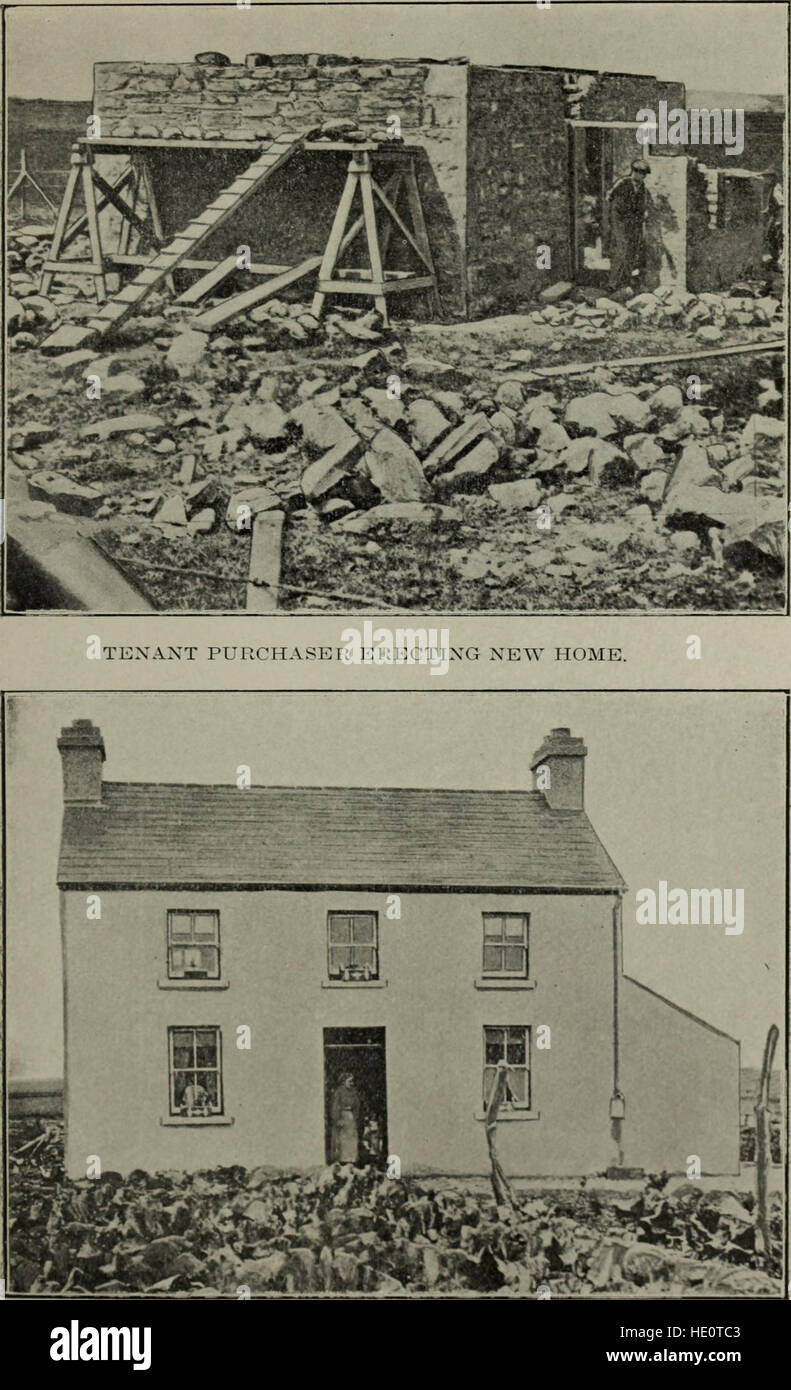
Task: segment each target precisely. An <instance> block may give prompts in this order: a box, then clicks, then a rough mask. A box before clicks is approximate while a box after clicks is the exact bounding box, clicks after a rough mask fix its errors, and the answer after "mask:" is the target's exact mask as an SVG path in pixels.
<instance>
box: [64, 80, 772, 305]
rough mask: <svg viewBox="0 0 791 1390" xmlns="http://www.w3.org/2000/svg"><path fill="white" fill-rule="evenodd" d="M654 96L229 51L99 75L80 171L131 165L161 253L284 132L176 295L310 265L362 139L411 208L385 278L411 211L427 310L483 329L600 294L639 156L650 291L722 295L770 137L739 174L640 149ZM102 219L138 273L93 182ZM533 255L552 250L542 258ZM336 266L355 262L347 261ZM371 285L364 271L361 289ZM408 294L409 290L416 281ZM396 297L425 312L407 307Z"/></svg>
mask: <svg viewBox="0 0 791 1390" xmlns="http://www.w3.org/2000/svg"><path fill="white" fill-rule="evenodd" d="M660 102H665V103H667V105H668V106H669V107H670V108H683V107H684V104H685V91H684V85H683V84H682V83H680V82H667V81H660V80H659V79H657V78H655V77H652V76H641V75H634V74H626V73H594V72H580V71H574V72H571V71H568V70H565V69H561V68H549V67H517V66H514V67H487V66H481V65H477V64H472V63H470V62H468V61H467V60H466V59H459V60H452V61H437V62H435V61H429V60H419V61H417V60H401V59H399V60H391V59H387V60H382V61H378V60H372V59H358V58H345V57H338V56H334V55H329V54H312V55H311V54H279V55H267V54H260V53H253V54H249V55H248V56H247V58H246V59H245V61H244V63H231V62H229V61H228V59H227V58H225V57H224V56H223V55H222V54H199V55H198V56H197V58H196V59H195V60H194V61H191V62H184V63H162V64H158V63H157V64H155V63H143V62H134V61H129V62H110V63H106V62H101V63H97V64H96V65H95V68H94V93H93V112H94V116H95V117H98V121H99V125H98V128H97V129H95V130H94V131H93V137H92V138H90V139H86V140H85V141H83V142H81V147H82V158H83V159H84V160H85V161H86V162H87V163H88V164H89V165H90V166H91V168H95V170H96V171H97V172H98V173H99V175H100V177H101V176H104V177H105V178H107V179H109V180H110V182H111V183H112V181H113V180H114V179H115V180H117V179H119V178H120V179H123V178H124V177H125V175H124V170H125V169H129V170H131V173H130V175H129V182H128V183H127V184H126V185H124V188H123V196H124V199H125V200H128V203H129V206H131V207H133V209H136V212H137V214H138V215H139V214H140V212H141V210H144V211H143V216H144V219H145V220H147V221H148V223H149V230H152V231H153V232H154V233H155V234H156V237H155V240H154V243H153V244H154V247H156V246H159V247H161V246H163V245H164V243H165V242H167V241H168V240H169V239H170V238H173V237H175V238H176V242H175V243H174V245H178V238H179V235H180V233H181V232H182V229H184V228H185V227H187V226H188V225H192V226H193V227H194V225H195V219H200V217H201V214H202V213H203V212H204V210H205V209H207V207H211V208H217V207H218V206H219V204H220V203H222V201H223V194H224V193H225V192H226V191H227V190H228V187H229V184H230V185H231V186H232V188H233V189H235V190H237V189H238V188H239V187H241V186H242V183H243V180H244V176H245V171H246V170H247V169H249V168H250V167H251V165H252V164H253V162H254V161H255V160H256V157H257V156H258V155H260V152H261V149H262V146H266V145H267V143H268V142H271V141H273V140H275V141H278V142H279V144H278V149H279V150H280V151H283V150H284V149H285V147H286V145H287V144H288V138H287V137H288V136H293V139H294V142H295V143H294V147H293V148H291V149H289V150H288V158H287V159H285V160H284V161H281V162H280V163H279V164H278V167H277V168H275V169H273V170H272V171H270V172H268V173H267V179H266V183H265V185H262V186H261V187H260V188H257V189H253V190H252V192H251V193H250V196H247V195H245V199H244V205H243V206H242V205H241V204H240V205H239V207H238V209H237V208H236V207H233V208H232V209H231V211H232V213H233V215H232V216H229V215H226V214H224V215H223V218H222V225H221V226H220V227H218V229H217V230H216V232H213V233H212V235H211V236H210V237H208V239H207V238H206V237H205V236H204V237H203V240H202V242H201V247H200V258H199V259H196V260H193V261H192V262H190V261H188V260H184V259H182V261H181V262H180V263H179V269H178V277H179V285H181V284H182V282H183V283H187V284H189V279H187V280H186V281H185V280H184V277H185V276H188V273H189V271H190V270H193V272H194V270H195V269H200V268H201V267H203V268H204V269H205V267H207V266H208V267H209V268H211V267H213V266H222V264H223V261H224V260H225V259H226V258H228V257H229V256H232V255H233V253H234V251H235V249H236V248H237V247H238V246H240V245H242V246H249V247H250V249H251V259H252V266H253V269H252V274H253V275H256V274H260V275H269V274H271V273H273V272H276V271H278V270H280V271H281V272H282V271H283V270H285V269H286V268H293V267H295V266H300V265H303V264H307V265H309V266H310V258H311V257H313V256H315V257H316V258H317V259H318V260H320V259H321V255H322V252H323V251H325V248H326V247H327V244H328V239H329V238H330V235H331V230H332V227H333V219H334V217H335V214H336V212H337V209H338V204H339V201H340V200H341V199H342V193H343V189H344V184H345V182H346V179H347V171H348V169H349V167H350V153H351V158H352V163H353V162H354V150H353V147H354V143H355V141H358V142H359V141H360V140H363V141H364V140H366V139H367V140H368V141H369V142H370V166H369V167H370V168H372V169H373V175H374V177H375V178H379V181H380V183H381V184H383V185H385V186H387V185H386V184H385V180H386V177H387V173H388V163H389V162H390V163H391V162H392V159H393V158H394V157H395V156H397V155H398V153H399V152H401V153H402V154H403V155H404V157H405V158H406V159H407V160H408V162H409V164H410V168H411V167H412V166H414V171H415V174H416V180H417V188H418V190H419V197H417V195H413V193H412V192H410V190H409V189H407V193H408V194H409V197H408V206H407V201H405V198H404V194H403V191H402V190H401V189H399V193H398V195H396V194H394V195H393V197H394V201H395V202H397V198H398V197H399V196H400V197H401V198H402V201H401V203H400V205H399V207H400V214H399V215H400V217H401V219H402V226H401V227H400V228H399V226H398V225H391V226H389V227H388V231H387V233H386V234H384V232H383V218H384V214H383V212H382V205H381V202H379V203H377V208H376V216H377V218H379V220H380V237H381V238H382V243H383V244H382V247H381V254H382V261H383V262H385V261H386V265H387V267H388V268H389V273H390V274H391V276H392V275H397V274H398V273H399V271H400V274H401V275H402V276H406V275H407V271H406V269H405V267H407V266H409V265H410V264H411V260H410V258H411V257H412V251H413V248H412V247H411V246H410V244H409V243H408V241H407V240H406V239H405V237H404V236H403V235H402V231H403V225H404V222H406V223H409V222H410V220H411V222H412V224H413V227H414V223H415V211H416V209H415V202H416V201H417V202H418V203H419V204H420V205H422V206H420V207H418V209H417V211H418V213H419V214H422V215H423V216H424V217H425V231H426V233H427V237H428V242H429V248H430V255H429V257H428V259H429V260H432V259H433V266H431V267H429V269H430V270H431V273H432V274H434V273H435V274H436V281H437V288H438V291H439V299H438V300H435V301H434V302H433V304H429V305H428V312H429V314H431V315H433V316H444V317H449V318H459V317H468V318H476V317H481V316H483V315H485V314H487V313H490V312H493V311H496V310H497V309H503V308H508V307H512V306H515V305H518V304H522V303H525V302H526V301H528V300H529V299H531V298H533V297H535V295H536V294H538V293H539V292H540V291H541V290H543V289H545V288H547V287H548V286H549V285H551V284H552V283H554V282H557V281H561V280H571V281H577V282H582V283H590V284H594V285H596V284H599V285H602V286H604V285H606V280H607V271H608V266H609V262H608V260H607V225H606V223H607V204H606V200H605V194H606V191H607V189H608V188H609V187H610V186H611V184H612V182H613V180H614V179H615V178H617V177H618V176H620V175H621V174H624V173H626V172H627V171H628V169H629V166H630V164H631V162H632V160H633V159H634V158H635V157H639V156H641V155H646V154H647V155H648V158H649V162H650V165H651V171H652V172H651V176H650V178H649V183H648V187H649V191H650V193H651V211H650V216H649V223H648V227H647V239H646V240H647V252H648V261H647V267H646V284H647V286H648V287H649V288H650V287H651V286H652V285H656V284H658V283H660V282H663V283H672V284H675V285H677V286H679V287H681V288H685V287H687V286H688V287H689V288H690V289H693V290H695V291H700V290H708V289H720V288H723V287H727V286H729V285H730V284H731V283H732V282H733V281H734V279H738V278H739V277H744V276H747V275H750V274H756V273H759V272H760V269H761V250H762V217H761V209H762V205H763V202H764V200H765V197H766V183H765V180H764V179H762V178H761V177H760V175H759V173H758V171H757V170H756V168H755V167H754V164H755V159H756V158H761V159H766V157H767V152H768V149H769V148H771V147H772V146H773V144H774V145H776V146H777V150H776V154H777V158H776V159H775V161H774V163H775V166H776V167H778V168H779V167H781V166H782V127H781V126H780V127H778V126H777V125H775V126H772V127H771V130H770V129H769V128H764V127H762V128H761V132H760V139H758V137H757V136H756V137H755V139H753V140H752V143H751V139H750V138H749V130H748V143H747V146H746V148H745V151H744V154H743V156H742V157H741V161H735V160H734V161H733V162H734V163H737V162H740V164H741V167H740V168H739V169H733V168H731V167H730V164H731V162H732V161H730V160H729V159H724V160H723V159H722V158H719V159H718V160H717V161H716V163H718V164H719V168H711V169H710V168H708V166H707V165H706V148H705V147H703V148H702V149H700V148H695V149H692V148H691V147H688V146H687V147H680V146H677V145H675V146H664V147H663V146H658V145H654V146H651V147H650V149H646V148H644V147H643V146H641V145H640V144H639V143H638V141H637V139H636V132H637V129H638V126H639V124H640V122H638V120H637V116H638V113H639V112H641V111H643V110H645V109H652V110H656V109H658V107H659V104H660ZM328 130H329V131H331V130H334V131H335V132H336V139H335V140H334V141H333V140H331V139H327V138H326V132H327V131H328ZM322 132H323V135H322ZM317 135H320V136H321V138H322V139H323V141H324V143H323V144H320V143H319V144H317V141H316V136H317ZM394 136H397V137H399V138H398V139H394V138H392V137H394ZM767 141H768V142H769V144H767ZM284 142H285V143H284ZM701 155H702V156H703V159H702V162H701V160H700V159H699V158H698V156H701ZM693 156H695V157H693ZM366 157H367V156H366ZM234 180H236V183H233V181H234ZM212 200H216V201H215V202H213V201H212ZM98 206H99V208H100V210H101V208H104V211H102V212H101V217H100V219H99V220H100V222H102V221H103V222H104V223H105V224H106V227H107V228H108V229H110V230H108V231H107V233H106V234H103V236H102V242H103V255H104V258H105V260H106V263H107V266H108V268H114V269H119V268H120V267H122V266H130V265H138V266H139V265H143V264H145V257H143V256H142V255H141V254H140V253H141V251H143V250H146V249H147V250H148V251H149V253H150V246H149V247H147V248H146V247H144V246H143V244H142V243H141V242H140V241H139V237H138V232H139V226H138V225H137V224H135V223H133V222H130V221H128V220H122V222H121V226H120V232H119V229H118V221H119V215H118V214H119V205H118V198H117V197H116V199H115V202H113V200H112V199H111V198H108V197H107V196H106V189H105V191H103V190H102V189H101V188H100V189H99V199H98ZM226 207H227V204H226ZM396 211H398V208H396ZM204 230H205V229H204ZM116 240H117V243H118V244H117V246H116V245H115V241H116ZM385 242H386V245H385ZM111 243H112V244H111ZM541 248H549V253H550V260H549V263H547V258H546V252H545V251H544V252H542V251H541ZM136 253H137V254H136ZM185 254H186V253H185V252H182V255H185ZM347 254H348V256H349V257H351V259H352V261H353V262H354V261H355V260H356V261H357V262H359V255H357V254H356V253H355V252H354V251H353V250H349V251H348V253H347ZM377 257H378V252H377ZM55 259H56V260H57V256H56V257H55ZM93 260H94V262H95V261H96V248H94V256H93ZM425 262H426V258H425V257H424V265H423V266H422V267H419V269H420V270H421V271H423V272H425V270H426V263H425ZM337 264H338V266H340V265H341V264H342V257H339V258H338V260H337ZM231 265H232V263H231ZM315 268H316V267H315V266H312V267H311V270H312V272H315ZM339 273H344V272H339ZM366 273H368V272H366ZM413 274H414V267H413ZM377 276H378V271H377V269H376V267H375V266H374V267H373V268H372V270H371V272H370V278H371V279H373V280H375V279H377ZM236 278H237V279H238V277H236ZM325 278H326V277H325ZM378 278H380V279H381V278H382V277H381V276H379V277H378ZM384 278H387V274H385V277H384ZM193 279H194V274H193ZM336 280H337V277H336ZM303 283H304V282H303ZM332 283H335V282H332ZM217 284H218V279H217V277H214V278H213V279H212V281H211V282H210V283H207V286H206V288H211V289H214V290H215V292H217V290H216V286H217ZM411 284H416V285H417V289H416V292H418V291H419V289H420V284H419V282H415V281H412V282H410V285H411ZM410 285H406V286H402V287H401V288H402V289H409V288H410ZM229 287H230V288H233V287H234V282H233V280H232V281H231V282H230V285H229ZM312 288H313V286H312V285H311V286H309V291H310V290H311V289H312ZM335 288H336V291H337V289H338V286H337V283H335ZM392 290H393V286H392V285H390V286H389V288H388V294H389V293H390V291H392ZM360 292H363V291H359V290H358V293H360ZM398 297H399V298H402V296H401V295H400V294H399V295H398ZM357 302H358V303H359V300H358V301H357ZM403 302H404V303H405V305H406V306H407V307H409V308H410V311H411V312H417V313H421V312H423V313H425V312H426V305H425V303H422V304H420V305H419V306H418V307H417V308H416V307H415V300H414V296H413V295H412V294H406V295H405V296H403Z"/></svg>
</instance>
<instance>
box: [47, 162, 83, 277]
mask: <svg viewBox="0 0 791 1390" xmlns="http://www.w3.org/2000/svg"><path fill="white" fill-rule="evenodd" d="M81 171H82V163H81V160H80V156H79V155H77V154H73V155H72V156H71V165H70V168H69V177H68V179H67V180H66V187H65V189H64V190H63V202H62V203H61V205H60V211H59V212H58V216H57V219H56V222H55V230H54V232H53V234H52V244H51V246H50V258H51V259H52V260H53V261H57V260H59V259H60V253H61V251H62V249H63V239H64V236H65V234H66V226H67V223H68V220H69V215H70V213H71V208H72V204H73V202H74V195H75V193H76V192H77V184H78V183H79V181H80V174H81ZM53 274H54V272H53V271H50V270H45V271H44V272H43V273H42V275H41V278H40V280H39V284H38V289H39V294H49V290H50V286H51V284H52V279H53Z"/></svg>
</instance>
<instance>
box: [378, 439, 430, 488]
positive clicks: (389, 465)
mask: <svg viewBox="0 0 791 1390" xmlns="http://www.w3.org/2000/svg"><path fill="white" fill-rule="evenodd" d="M365 457H366V463H367V465H368V473H369V476H370V479H371V482H372V483H373V485H374V487H375V488H376V489H377V491H378V492H379V493H380V494H381V496H382V498H383V499H384V501H385V502H422V501H425V500H426V499H427V498H429V497H430V496H431V488H430V487H429V485H428V483H427V482H426V478H425V474H424V473H423V469H422V467H421V464H420V460H419V458H418V456H417V454H416V453H415V451H414V450H413V449H412V448H410V446H409V444H407V443H405V441H404V440H403V439H402V438H401V436H400V435H398V434H396V433H395V431H394V430H391V429H388V428H386V427H385V428H383V429H381V430H380V431H379V433H378V434H375V435H374V437H373V439H372V440H371V442H370V445H369V448H368V453H367V454H366V456H365Z"/></svg>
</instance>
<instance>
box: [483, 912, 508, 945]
mask: <svg viewBox="0 0 791 1390" xmlns="http://www.w3.org/2000/svg"><path fill="white" fill-rule="evenodd" d="M483 934H484V936H485V937H487V938H488V939H490V940H494V941H501V940H502V936H503V919H502V917H493V916H485V917H484V919H483Z"/></svg>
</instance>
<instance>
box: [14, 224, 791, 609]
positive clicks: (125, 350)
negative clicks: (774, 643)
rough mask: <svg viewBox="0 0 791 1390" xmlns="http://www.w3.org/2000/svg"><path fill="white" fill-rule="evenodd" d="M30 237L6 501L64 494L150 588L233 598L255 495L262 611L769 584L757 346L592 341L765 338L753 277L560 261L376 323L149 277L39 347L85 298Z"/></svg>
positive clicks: (758, 598)
mask: <svg viewBox="0 0 791 1390" xmlns="http://www.w3.org/2000/svg"><path fill="white" fill-rule="evenodd" d="M46 245H47V238H46V237H45V236H44V235H43V234H42V233H41V231H40V229H37V228H35V227H28V228H23V229H22V230H21V231H18V232H16V233H15V234H14V235H13V236H12V239H11V244H10V274H9V287H10V291H11V299H10V304H9V313H8V323H9V332H10V346H11V350H12V352H11V374H10V375H11V391H10V433H9V461H10V467H11V469H12V470H13V474H14V477H15V478H16V479H17V481H18V482H19V483H21V485H22V496H23V497H24V495H25V492H26V493H27V499H28V500H27V503H24V502H23V503H22V504H21V512H19V516H20V520H25V521H28V522H31V521H35V520H36V519H43V518H45V517H47V516H51V515H52V514H53V511H57V512H65V513H71V514H72V515H76V516H79V517H80V518H82V519H83V520H82V521H81V523H80V524H81V526H82V527H84V529H85V530H86V532H88V533H89V534H91V535H92V537H93V538H94V540H95V541H96V543H97V544H99V545H100V546H101V548H102V549H103V550H104V551H105V553H106V554H107V555H108V556H109V557H110V558H111V559H112V560H113V562H114V563H116V564H117V565H118V566H119V567H120V568H121V569H122V570H124V571H125V572H126V573H127V574H128V575H129V576H130V578H132V579H133V580H134V582H135V583H136V584H138V585H139V586H140V587H141V588H142V589H143V590H144V592H145V593H146V595H147V597H148V598H149V599H150V601H151V602H152V604H153V605H154V606H155V607H158V608H160V609H169V610H174V609H175V610H178V609H181V610H184V609H192V610H207V609H220V610H227V609H236V608H241V607H243V606H244V603H245V592H246V582H247V573H248V565H249V551H250V534H251V527H252V526H253V525H254V523H255V517H256V516H257V515H261V514H262V513H264V512H266V511H268V510H281V511H284V512H285V513H286V526H285V530H284V540H283V553H282V571H281V589H280V606H281V607H282V608H284V609H291V610H295V611H319V610H322V609H323V610H330V611H348V610H349V609H355V608H359V609H365V608H370V607H372V606H375V605H376V604H379V605H381V606H382V607H391V608H396V609H399V610H406V611H410V610H417V611H423V612H425V611H464V612H475V611H485V610H489V611H523V612H557V611H567V612H575V611H581V612H589V611H592V610H599V611H606V612H618V611H627V612H628V611H632V610H641V609H643V610H645V609H651V610H659V611H663V610H666V611H696V612H699V611H709V610H711V611H721V610H749V611H777V610H780V609H782V607H783V603H784V582H785V559H786V538H787V537H786V514H785V501H784V496H785V432H784V425H783V419H782V407H783V382H782V367H783V364H782V360H781V354H780V353H776V354H773V353H762V354H758V355H739V356H733V357H720V358H705V357H702V356H701V357H697V356H693V357H692V358H691V359H689V360H686V359H685V360H679V361H674V362H671V363H667V364H663V365H656V364H655V365H650V366H624V367H619V366H617V365H612V364H610V365H607V366H603V365H600V364H602V363H605V362H608V363H609V362H610V359H621V360H622V359H625V358H631V357H635V356H653V355H659V354H668V353H673V354H682V353H685V352H691V353H693V354H699V353H701V352H704V351H707V350H709V349H711V348H713V347H717V348H718V347H722V346H728V345H733V344H741V343H743V344H745V345H748V344H760V343H761V342H777V341H778V340H780V339H781V338H782V334H783V324H782V313H781V306H780V301H779V299H778V298H776V297H774V296H773V295H771V294H769V293H766V292H765V291H766V289H767V286H766V285H761V284H758V283H753V282H751V283H750V284H745V285H742V286H735V287H734V289H733V292H732V293H730V294H727V295H726V294H699V295H691V294H687V293H685V292H679V291H674V290H672V289H670V288H667V287H665V288H662V287H660V288H659V289H658V290H656V291H655V292H654V293H652V294H639V295H636V296H634V297H633V298H631V299H626V300H625V302H624V303H622V302H620V301H619V300H615V299H610V298H608V297H607V296H605V295H601V294H598V293H597V292H595V291H592V290H590V291H588V290H585V291H581V290H572V287H571V286H568V285H562V286H558V287H555V289H554V292H553V291H549V292H546V293H545V296H544V302H543V303H540V304H537V305H536V306H535V307H533V308H530V309H528V310H527V311H526V312H524V313H519V314H508V315H500V316H497V317H494V318H490V319H487V320H482V321H479V322H472V323H461V324H429V323H419V322H416V321H413V320H402V321H399V322H397V323H396V325H395V326H394V327H393V329H391V330H385V329H383V328H382V326H381V320H380V318H379V316H378V315H377V314H376V313H375V312H368V313H363V314H360V313H359V310H355V309H353V308H351V309H350V308H346V307H345V306H342V307H340V308H337V307H334V308H332V309H331V310H330V312H329V313H327V314H326V315H325V317H324V318H323V319H322V321H321V323H318V322H317V321H316V320H315V319H314V318H313V316H312V315H311V313H310V311H309V305H308V304H306V303H304V302H301V301H286V300H279V299H276V300H269V301H266V302H264V303H263V304H261V305H259V306H258V308H256V309H253V310H252V311H250V312H249V313H248V314H247V315H246V316H245V317H239V318H237V319H234V320H232V321H230V322H229V323H228V324H226V325H225V330H224V331H223V332H222V333H220V334H217V335H214V336H210V335H209V334H206V333H200V332H197V331H195V330H194V329H192V328H191V327H190V314H191V311H190V310H188V309H187V308H186V307H185V306H179V305H178V304H176V303H174V302H173V300H172V298H169V297H168V296H166V295H162V294H160V295H157V294H151V295H150V296H149V298H148V299H147V300H146V302H145V304H144V305H143V306H141V309H142V312H141V314H140V316H138V317H137V318H133V319H132V320H131V321H130V322H129V323H128V324H127V325H126V326H125V327H124V328H123V329H122V330H120V331H119V332H118V334H117V337H116V339H115V340H114V341H112V342H111V341H109V340H107V341H106V342H105V340H101V341H100V342H98V343H96V344H94V345H89V346H86V347H83V348H79V349H77V350H76V351H74V352H69V353H67V354H65V356H64V355H61V356H54V355H53V356H49V355H48V354H47V352H46V346H44V351H42V345H45V344H46V339H47V337H48V336H49V334H50V333H51V331H52V329H53V328H54V327H56V326H57V325H58V324H60V323H66V324H68V323H80V322H83V321H84V320H85V319H86V318H88V317H90V315H91V313H92V312H93V309H92V307H91V303H90V302H89V301H88V300H87V299H86V298H85V296H84V292H83V291H82V289H81V288H80V287H77V286H76V285H75V284H71V285H64V284H62V283H60V282H56V285H55V287H54V288H53V289H52V292H51V294H50V295H49V296H48V297H47V298H44V297H42V296H40V295H39V294H38V293H37V273H38V267H39V266H40V264H41V260H42V259H43V256H44V254H45V251H46ZM207 302H210V301H204V302H203V303H202V304H201V306H200V309H201V310H203V309H204V308H205V307H206V303H207ZM586 361H589V362H590V368H589V370H587V371H585V372H583V373H581V374H571V375H559V376H552V375H548V376H544V377H542V376H540V375H539V374H538V373H540V371H541V369H546V368H551V367H552V366H553V365H559V364H568V363H570V362H575V363H578V362H586ZM13 513H14V508H13V506H11V507H10V512H9V530H10V531H11V533H12V534H13V530H14V514H13Z"/></svg>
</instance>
